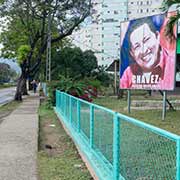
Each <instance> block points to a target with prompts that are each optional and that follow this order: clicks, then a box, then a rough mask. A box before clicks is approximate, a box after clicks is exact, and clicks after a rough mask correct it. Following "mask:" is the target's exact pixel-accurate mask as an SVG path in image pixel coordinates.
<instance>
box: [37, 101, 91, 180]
mask: <svg viewBox="0 0 180 180" xmlns="http://www.w3.org/2000/svg"><path fill="white" fill-rule="evenodd" d="M39 117H40V122H39V129H40V130H39V131H40V132H39V152H38V169H39V179H40V180H72V179H73V180H88V179H89V180H90V179H92V177H91V175H90V173H89V171H88V170H87V168H86V166H85V164H84V163H83V161H82V160H81V157H80V156H79V153H78V151H77V149H76V147H75V145H74V143H73V142H72V140H71V138H70V137H69V136H68V135H67V134H66V132H65V131H64V129H63V127H62V125H61V124H60V122H59V120H58V119H57V116H56V115H55V113H54V111H53V109H52V108H49V106H48V105H47V103H46V102H45V103H43V104H42V105H41V106H40V108H39Z"/></svg>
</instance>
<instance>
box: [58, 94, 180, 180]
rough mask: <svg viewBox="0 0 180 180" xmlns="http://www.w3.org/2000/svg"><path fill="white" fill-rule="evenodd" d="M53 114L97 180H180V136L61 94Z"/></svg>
mask: <svg viewBox="0 0 180 180" xmlns="http://www.w3.org/2000/svg"><path fill="white" fill-rule="evenodd" d="M56 112H57V114H58V115H60V116H61V119H62V121H63V123H65V125H66V126H67V128H68V129H69V131H70V132H71V136H72V137H73V139H74V140H75V141H76V143H77V144H78V146H80V148H81V150H82V151H84V152H86V153H85V155H86V156H87V159H88V160H89V161H90V164H91V165H92V166H93V168H94V171H95V172H96V173H97V176H98V177H99V179H108V180H119V179H121V180H180V136H177V135H175V134H172V133H169V132H167V131H165V130H162V129H159V128H156V127H154V126H151V125H148V124H146V123H143V122H141V121H138V120H136V119H133V118H130V117H128V116H125V115H123V114H120V113H116V112H114V111H112V110H110V109H107V108H104V107H101V106H98V105H95V104H92V103H89V102H86V101H84V100H81V99H78V98H76V97H73V96H71V95H68V94H66V93H63V92H60V91H56ZM98 163H99V164H98Z"/></svg>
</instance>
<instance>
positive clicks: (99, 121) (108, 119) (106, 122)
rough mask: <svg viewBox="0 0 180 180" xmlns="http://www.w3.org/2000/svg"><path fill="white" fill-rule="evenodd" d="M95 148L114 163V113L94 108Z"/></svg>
mask: <svg viewBox="0 0 180 180" xmlns="http://www.w3.org/2000/svg"><path fill="white" fill-rule="evenodd" d="M94 148H95V150H96V151H97V152H100V153H101V154H102V155H103V156H104V157H105V158H106V160H108V161H109V163H111V164H113V114H112V113H110V112H106V111H105V110H102V109H100V108H96V107H95V108H94Z"/></svg>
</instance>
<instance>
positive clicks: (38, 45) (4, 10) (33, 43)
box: [0, 0, 91, 100]
mask: <svg viewBox="0 0 180 180" xmlns="http://www.w3.org/2000/svg"><path fill="white" fill-rule="evenodd" d="M90 9H91V0H76V1H74V0H68V1H67V0H62V1H59V0H40V1H37V0H14V1H11V0H3V1H1V2H0V16H1V17H4V18H5V19H6V22H7V24H6V26H5V27H2V30H3V32H2V33H1V42H2V43H3V49H2V51H3V53H2V54H3V56H4V57H17V52H18V48H19V47H20V46H21V45H28V46H29V47H30V51H29V53H28V54H27V55H26V57H25V58H24V60H23V61H21V62H20V67H21V71H22V74H21V76H20V78H19V81H18V84H17V91H16V95H15V100H21V99H22V97H21V95H22V92H23V91H24V87H25V84H26V78H27V77H29V76H34V75H35V74H36V73H37V72H38V71H39V68H40V65H41V63H42V60H43V58H44V53H45V50H46V47H47V38H48V33H47V27H48V17H49V19H50V20H51V31H52V38H51V43H52V45H53V44H56V43H58V42H59V41H61V40H62V39H64V38H65V37H67V36H69V35H71V34H72V32H73V30H74V29H75V28H76V27H77V26H78V25H79V24H80V23H81V22H83V21H84V19H85V18H86V17H87V16H89V14H90ZM0 26H2V24H1V25H0ZM22 84H23V85H22Z"/></svg>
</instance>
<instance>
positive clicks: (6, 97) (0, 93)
mask: <svg viewBox="0 0 180 180" xmlns="http://www.w3.org/2000/svg"><path fill="white" fill-rule="evenodd" d="M15 91H16V88H15V87H12V88H5V89H0V105H2V104H5V103H7V102H10V101H12V100H13V99H14V95H15Z"/></svg>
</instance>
